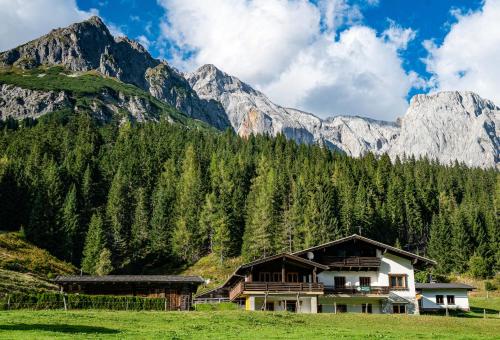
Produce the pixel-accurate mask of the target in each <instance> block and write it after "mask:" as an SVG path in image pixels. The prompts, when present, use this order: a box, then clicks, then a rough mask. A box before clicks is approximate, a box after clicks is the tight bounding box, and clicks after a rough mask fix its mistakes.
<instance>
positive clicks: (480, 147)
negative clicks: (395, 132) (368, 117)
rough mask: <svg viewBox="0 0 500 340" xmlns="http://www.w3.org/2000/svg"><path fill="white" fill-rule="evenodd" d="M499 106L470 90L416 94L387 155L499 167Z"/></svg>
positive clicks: (446, 162)
mask: <svg viewBox="0 0 500 340" xmlns="http://www.w3.org/2000/svg"><path fill="white" fill-rule="evenodd" d="M499 132H500V108H499V107H497V106H496V105H495V104H494V103H493V102H491V101H489V100H486V99H483V98H481V97H479V96H478V95H477V94H475V93H472V92H456V91H453V92H440V93H436V94H432V95H416V96H414V97H413V98H412V100H411V102H410V107H409V108H408V111H407V112H406V115H405V116H404V117H403V118H402V120H401V132H400V135H399V137H398V138H397V139H396V140H395V143H394V144H393V145H392V147H391V149H390V152H389V153H390V155H391V156H392V157H395V156H397V155H402V154H407V155H414V156H417V157H418V156H427V157H429V158H431V159H438V160H439V161H440V162H442V163H445V164H448V163H451V162H454V161H455V160H456V161H459V162H463V163H465V164H466V165H469V166H479V167H483V168H486V167H498V166H499V161H500V158H499V150H500V139H499V138H498V135H499Z"/></svg>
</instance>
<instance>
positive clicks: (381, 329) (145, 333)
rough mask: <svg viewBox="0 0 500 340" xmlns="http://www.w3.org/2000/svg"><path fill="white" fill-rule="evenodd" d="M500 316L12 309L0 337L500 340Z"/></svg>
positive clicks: (1, 319)
mask: <svg viewBox="0 0 500 340" xmlns="http://www.w3.org/2000/svg"><path fill="white" fill-rule="evenodd" d="M498 334H500V320H498V319H486V320H484V319H481V318H454V317H438V316H420V317H416V316H400V315H362V314H338V315H334V314H318V315H306V314H291V313H270V312H269V313H268V312H244V311H230V312H184V313H183V312H169V313H165V312H107V311H70V312H64V311H38V312H33V311H10V312H2V313H1V314H0V339H29V338H36V339H52V338H54V337H60V338H67V339H75V338H115V339H137V338H140V339H158V338H161V339H333V338H343V339H367V338H383V339H416V338H418V339H498Z"/></svg>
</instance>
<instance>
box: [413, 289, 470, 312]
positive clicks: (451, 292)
mask: <svg viewBox="0 0 500 340" xmlns="http://www.w3.org/2000/svg"><path fill="white" fill-rule="evenodd" d="M473 289H474V287H472V286H469V285H466V284H463V283H417V284H416V290H417V299H418V305H419V308H420V310H421V311H424V312H435V311H443V310H446V309H448V310H457V309H458V310H463V311H469V310H470V306H469V296H468V293H469V291H471V290H473Z"/></svg>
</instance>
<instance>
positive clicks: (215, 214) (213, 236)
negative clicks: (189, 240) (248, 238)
mask: <svg viewBox="0 0 500 340" xmlns="http://www.w3.org/2000/svg"><path fill="white" fill-rule="evenodd" d="M200 228H201V230H203V231H204V233H205V235H207V236H208V238H209V251H211V252H213V253H214V254H215V255H217V257H218V258H219V259H220V262H221V263H222V262H223V261H224V259H225V258H227V257H228V256H229V254H230V250H231V233H230V226H229V217H228V216H227V214H226V211H225V209H224V206H222V204H220V202H217V198H216V197H215V194H214V193H210V194H208V195H207V196H206V200H205V204H204V206H203V210H202V212H201V216H200Z"/></svg>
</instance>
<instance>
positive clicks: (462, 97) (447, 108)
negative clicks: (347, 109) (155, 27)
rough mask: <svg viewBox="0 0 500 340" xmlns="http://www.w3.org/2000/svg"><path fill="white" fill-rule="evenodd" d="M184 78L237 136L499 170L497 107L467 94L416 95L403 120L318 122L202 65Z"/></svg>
mask: <svg viewBox="0 0 500 340" xmlns="http://www.w3.org/2000/svg"><path fill="white" fill-rule="evenodd" d="M185 76H186V78H187V79H188V81H189V83H190V85H191V86H192V87H193V89H194V90H195V91H196V92H197V93H198V95H199V96H200V97H201V98H205V99H212V100H215V101H218V102H220V103H221V104H222V106H223V107H224V109H225V110H226V113H227V114H228V117H229V121H230V122H231V124H232V126H233V128H234V130H235V131H236V132H237V133H238V134H240V135H241V136H248V135H249V134H252V133H264V134H270V135H276V134H278V133H283V134H284V135H285V136H287V137H288V138H291V139H294V140H296V141H297V142H302V143H322V144H324V145H327V146H328V147H330V148H332V149H336V150H340V151H343V152H345V153H346V154H348V155H349V156H354V157H359V156H361V155H363V154H365V153H367V152H372V153H374V154H376V155H381V154H383V153H388V154H389V155H390V156H391V158H392V159H395V158H396V157H398V156H399V157H404V156H416V157H429V158H432V159H437V160H438V161H440V162H442V163H447V164H449V163H451V162H454V161H459V162H464V163H465V164H467V165H469V166H479V167H483V168H488V167H497V168H498V167H499V160H500V158H499V149H500V141H499V138H498V134H499V131H498V128H497V127H498V126H499V125H500V108H499V107H498V106H496V105H495V104H494V103H493V102H491V101H489V100H487V99H483V98H481V97H480V96H479V95H477V94H475V93H473V92H471V91H462V92H459V91H444V92H439V93H436V94H427V95H426V94H419V95H416V96H414V97H413V98H412V99H411V101H410V106H409V108H408V110H407V112H406V113H405V115H404V116H402V117H400V118H398V119H397V120H396V121H395V122H389V121H383V120H376V119H371V118H365V117H361V116H347V115H337V116H332V117H327V118H324V119H322V118H319V117H317V116H315V115H314V114H311V113H308V112H305V111H301V110H296V109H293V108H285V107H282V106H279V105H277V104H274V103H273V102H272V101H271V100H270V99H269V98H267V97H266V96H265V94H263V93H262V92H260V91H257V90H254V89H253V88H252V87H251V86H250V85H248V84H245V83H244V82H242V81H241V80H239V79H238V78H236V77H234V76H231V75H228V74H226V73H224V72H223V71H221V70H219V69H217V68H216V67H215V66H214V65H204V66H201V67H200V68H199V69H198V70H195V71H194V72H191V73H188V74H186V75H185ZM221 78H224V79H221ZM221 85H222V87H221ZM471 113H473V115H471ZM460 117H462V119H461V120H460V121H458V118H460ZM464 117H468V118H467V119H465V118H464ZM455 118H456V119H455ZM423 121H429V122H433V121H434V122H440V124H424V123H423ZM457 124H458V125H457ZM447 125H449V126H450V127H453V129H447ZM422 131H424V132H422ZM425 131H426V132H425ZM453 132H460V133H455V134H454V133H453ZM437 135H443V136H446V138H437V137H436V136H437ZM475 139H476V141H474V140H475ZM432 143H434V144H437V146H436V145H433V144H432Z"/></svg>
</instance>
